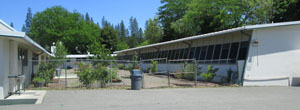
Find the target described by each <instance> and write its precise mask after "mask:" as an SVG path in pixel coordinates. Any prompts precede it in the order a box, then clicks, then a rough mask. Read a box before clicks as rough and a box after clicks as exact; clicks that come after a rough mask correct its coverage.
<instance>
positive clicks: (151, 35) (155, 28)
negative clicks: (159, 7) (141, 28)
mask: <svg viewBox="0 0 300 110" xmlns="http://www.w3.org/2000/svg"><path fill="white" fill-rule="evenodd" d="M147 24H148V26H147V28H146V30H145V37H146V40H147V42H149V44H152V43H157V42H160V41H161V40H162V35H163V32H162V31H163V30H162V27H161V26H160V25H159V22H158V19H156V18H154V19H153V20H152V19H149V20H148V23H147Z"/></svg>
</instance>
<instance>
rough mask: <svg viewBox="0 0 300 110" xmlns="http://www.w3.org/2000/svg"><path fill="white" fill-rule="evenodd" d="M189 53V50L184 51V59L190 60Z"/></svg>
mask: <svg viewBox="0 0 300 110" xmlns="http://www.w3.org/2000/svg"><path fill="white" fill-rule="evenodd" d="M189 51H190V50H189V48H185V49H184V54H183V59H188V55H189Z"/></svg>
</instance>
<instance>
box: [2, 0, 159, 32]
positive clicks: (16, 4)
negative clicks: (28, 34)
mask: <svg viewBox="0 0 300 110" xmlns="http://www.w3.org/2000/svg"><path fill="white" fill-rule="evenodd" d="M1 4H2V5H1V6H0V19H2V20H3V21H4V22H6V23H7V24H10V23H11V22H13V24H14V28H15V29H17V30H18V31H21V28H22V25H23V24H25V17H26V13H27V8H28V7H30V8H31V10H32V13H33V14H34V13H36V12H41V11H43V10H45V9H46V8H49V7H52V6H56V5H60V6H63V7H64V8H67V9H68V10H69V11H71V12H72V11H73V10H77V12H80V13H82V14H85V13H86V12H88V13H89V15H90V17H93V19H94V21H95V22H96V21H98V22H99V23H100V22H101V19H102V17H103V16H105V18H106V19H107V20H108V21H110V22H111V23H113V24H117V23H120V21H121V20H123V21H124V22H125V25H126V27H127V28H128V26H129V18H130V17H131V16H133V17H136V18H137V20H138V23H139V27H142V28H143V29H144V27H145V26H144V25H145V21H146V20H147V19H149V18H153V17H154V16H156V13H157V12H158V10H157V9H158V7H159V6H161V4H160V0H4V1H1Z"/></svg>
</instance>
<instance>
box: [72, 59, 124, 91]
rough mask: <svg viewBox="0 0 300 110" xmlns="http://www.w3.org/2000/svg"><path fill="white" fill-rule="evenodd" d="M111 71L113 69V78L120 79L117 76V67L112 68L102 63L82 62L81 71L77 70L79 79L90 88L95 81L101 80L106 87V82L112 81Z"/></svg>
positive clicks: (102, 85)
mask: <svg viewBox="0 0 300 110" xmlns="http://www.w3.org/2000/svg"><path fill="white" fill-rule="evenodd" d="M110 71H112V79H113V80H119V78H118V77H117V76H118V69H117V68H113V69H112V70H111V69H108V68H107V67H106V66H104V65H102V64H96V65H95V66H93V65H92V64H84V63H80V64H79V71H77V72H76V74H77V75H78V77H79V81H80V82H81V83H82V84H84V85H85V86H86V87H88V88H89V87H90V85H91V84H92V83H94V82H95V81H98V82H100V84H101V87H105V85H106V83H107V82H108V81H110Z"/></svg>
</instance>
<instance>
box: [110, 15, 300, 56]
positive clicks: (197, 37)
mask: <svg viewBox="0 0 300 110" xmlns="http://www.w3.org/2000/svg"><path fill="white" fill-rule="evenodd" d="M297 24H300V21H291V22H280V23H271V24H257V25H247V26H242V27H237V28H232V29H227V30H222V31H217V32H211V33H207V34H201V35H195V36H191V37H185V38H181V39H176V40H171V41H166V42H161V43H155V44H150V45H146V46H141V47H135V48H130V49H125V50H120V51H115V52H114V53H115V54H118V53H122V52H128V51H133V50H139V49H143V48H149V47H155V46H161V45H166V44H172V43H177V42H182V41H188V40H194V39H199V38H204V37H211V36H216V35H221V34H226V33H232V32H237V31H243V30H253V29H260V28H269V27H280V26H289V25H297Z"/></svg>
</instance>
